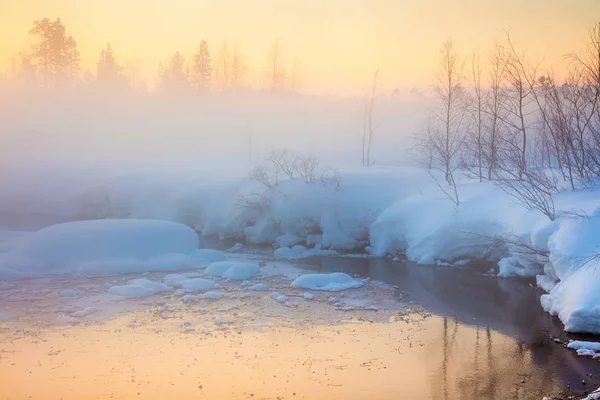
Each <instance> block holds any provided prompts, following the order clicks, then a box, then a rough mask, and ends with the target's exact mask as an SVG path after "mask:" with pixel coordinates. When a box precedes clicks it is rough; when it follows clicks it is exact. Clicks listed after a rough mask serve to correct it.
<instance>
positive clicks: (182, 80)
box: [158, 52, 190, 92]
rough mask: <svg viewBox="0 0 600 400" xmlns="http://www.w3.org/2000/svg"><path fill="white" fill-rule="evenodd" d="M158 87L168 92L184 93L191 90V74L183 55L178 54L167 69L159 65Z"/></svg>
mask: <svg viewBox="0 0 600 400" xmlns="http://www.w3.org/2000/svg"><path fill="white" fill-rule="evenodd" d="M158 86H159V88H160V89H161V90H164V91H168V92H182V91H185V90H187V89H188V88H189V86H190V78H189V73H188V70H187V68H186V67H185V59H184V58H183V56H182V55H181V53H179V52H176V53H175V55H173V57H172V58H171V61H170V62H169V64H168V65H167V66H166V67H164V66H163V65H162V64H161V65H159V72H158Z"/></svg>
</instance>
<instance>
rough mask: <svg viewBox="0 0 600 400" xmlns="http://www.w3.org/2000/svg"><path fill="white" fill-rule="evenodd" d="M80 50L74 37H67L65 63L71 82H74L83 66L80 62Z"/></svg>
mask: <svg viewBox="0 0 600 400" xmlns="http://www.w3.org/2000/svg"><path fill="white" fill-rule="evenodd" d="M80 61H81V59H80V58H79V50H77V42H76V41H75V39H73V36H70V35H69V37H67V40H66V48H65V62H66V67H67V73H68V76H69V80H70V81H71V82H73V81H74V80H75V78H76V77H77V74H78V73H79V71H80V69H81V66H80V64H79V62H80Z"/></svg>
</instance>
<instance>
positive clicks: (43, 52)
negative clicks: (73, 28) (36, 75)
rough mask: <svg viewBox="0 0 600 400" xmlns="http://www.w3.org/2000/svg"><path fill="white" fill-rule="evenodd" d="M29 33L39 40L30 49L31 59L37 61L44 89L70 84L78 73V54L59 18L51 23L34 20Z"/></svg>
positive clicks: (44, 20) (75, 44)
mask: <svg viewBox="0 0 600 400" xmlns="http://www.w3.org/2000/svg"><path fill="white" fill-rule="evenodd" d="M29 33H30V34H31V35H34V36H37V37H38V39H39V42H38V43H36V44H34V45H33V47H32V52H31V58H32V59H33V60H36V61H37V64H38V66H39V68H40V72H41V73H42V75H43V82H44V87H51V86H55V87H56V86H60V85H62V84H64V83H66V82H72V80H73V79H74V78H75V76H76V74H77V72H78V71H79V52H78V50H77V42H76V41H75V40H74V39H73V37H72V36H67V34H66V28H65V26H64V25H63V23H62V21H61V20H60V18H57V19H56V20H55V21H53V22H51V21H50V20H49V19H48V18H44V19H42V20H36V21H34V22H33V28H31V29H30V31H29Z"/></svg>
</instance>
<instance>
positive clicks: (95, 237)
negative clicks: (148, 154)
mask: <svg viewBox="0 0 600 400" xmlns="http://www.w3.org/2000/svg"><path fill="white" fill-rule="evenodd" d="M208 164H210V163H208ZM208 164H207V165H208ZM23 168H24V167H23ZM32 168H33V167H32ZM36 168H39V167H36ZM90 168H91V167H90ZM39 169H40V170H39V171H36V170H35V169H33V172H32V171H28V172H27V173H26V172H24V171H25V170H24V171H21V172H20V175H19V176H20V178H21V180H20V181H19V182H20V183H19V185H25V186H27V187H31V188H33V187H35V188H36V190H33V189H32V190H30V191H23V190H21V191H19V190H18V189H19V187H18V186H19V185H15V184H14V183H10V182H5V183H6V187H7V188H10V189H11V190H10V191H9V192H4V193H3V194H2V196H0V213H3V214H4V215H7V216H9V215H11V212H16V211H19V214H18V215H38V216H43V217H44V218H41V217H40V220H43V221H69V220H75V219H82V218H81V216H82V215H89V213H90V212H92V211H94V210H95V207H97V206H99V205H98V204H96V203H95V202H92V204H90V203H89V202H88V200H89V198H90V196H91V198H92V199H96V200H97V199H105V198H108V199H109V200H108V201H109V205H110V207H109V208H108V209H109V210H110V213H108V214H107V215H106V216H107V217H109V218H120V219H119V220H115V219H104V220H94V221H81V222H70V223H66V224H59V225H54V226H49V227H47V228H43V229H40V230H39V231H37V232H32V233H27V232H23V231H21V232H16V231H14V230H13V229H29V228H27V227H25V226H23V227H16V228H13V227H10V231H8V230H2V231H0V279H2V280H5V281H9V280H11V281H12V280H15V279H21V278H26V277H31V276H37V275H43V274H52V273H79V274H108V273H111V274H112V273H126V272H145V271H177V270H184V269H188V268H199V267H205V266H207V269H206V271H205V276H217V277H225V278H228V279H241V280H244V279H248V278H244V277H242V276H247V277H251V276H254V275H255V274H257V272H256V269H255V268H253V267H251V268H250V269H244V268H241V269H233V270H232V271H231V272H230V273H228V274H227V275H226V276H224V275H225V270H223V271H221V270H219V271H217V269H218V268H224V267H223V266H218V265H213V264H215V263H219V262H227V261H226V260H227V255H226V254H224V253H222V252H218V251H214V250H198V239H197V234H196V231H198V232H199V233H200V234H201V235H203V236H218V237H219V238H221V239H227V240H231V239H232V240H235V241H239V242H240V243H238V244H236V245H235V246H233V247H232V248H231V249H230V250H229V251H228V253H230V254H229V255H230V256H232V257H235V255H233V254H231V253H235V252H239V251H241V250H242V249H243V248H244V245H242V244H241V243H242V242H248V243H258V244H270V245H273V247H277V246H278V248H277V250H275V252H274V255H275V257H276V258H279V259H300V258H307V257H313V256H324V255H335V254H338V255H339V253H338V252H339V251H347V250H351V251H357V250H359V249H360V250H362V249H368V250H369V252H370V253H372V255H373V256H377V257H379V256H392V257H397V256H398V255H400V254H401V255H402V257H404V256H405V257H406V258H407V259H408V260H410V261H415V262H418V263H422V264H439V265H449V266H450V265H451V266H456V267H460V266H461V265H463V264H464V263H468V262H469V261H472V260H497V261H499V266H498V267H499V274H500V275H501V276H527V277H534V276H535V277H536V281H537V283H538V286H540V287H541V288H543V289H544V290H545V291H547V292H549V293H548V294H547V295H544V298H543V299H542V303H543V305H544V308H545V309H546V310H547V311H548V312H550V313H552V314H555V315H558V316H559V317H560V319H561V320H562V321H563V323H565V326H566V328H567V330H569V331H573V332H575V331H582V332H596V333H600V327H599V324H597V323H594V322H593V320H594V319H595V320H598V318H597V317H598V315H599V311H598V307H600V297H598V296H597V295H596V293H600V290H598V287H600V280H599V277H598V274H596V273H594V268H593V265H591V266H590V264H586V262H585V261H586V260H588V259H589V258H590V257H591V256H592V255H593V254H595V253H597V252H598V251H599V249H600V223H599V221H600V207H599V203H598V198H599V194H600V189H599V188H598V185H597V183H598V182H596V186H594V187H592V188H588V189H578V190H575V191H565V192H561V193H560V194H558V195H556V196H555V198H554V203H555V206H556V209H557V218H556V220H555V221H550V220H549V219H548V218H547V217H546V216H544V215H542V214H541V213H540V212H539V211H535V210H526V209H524V208H523V207H522V206H520V205H518V204H517V203H516V201H515V200H514V199H513V198H512V197H510V196H509V195H507V194H506V193H504V192H503V191H502V190H500V189H499V188H497V187H496V186H494V183H493V182H478V181H476V180H473V179H469V177H466V176H460V177H459V178H460V181H461V183H460V185H459V188H458V190H459V193H460V199H461V201H460V204H459V205H458V206H455V205H454V204H453V203H452V202H450V201H449V200H448V199H446V198H445V197H444V196H443V194H441V193H440V191H439V190H438V189H437V188H436V186H435V185H434V184H433V183H432V181H431V179H430V178H429V177H428V176H427V174H426V173H424V172H423V171H421V170H419V169H416V168H410V167H377V166H375V167H373V168H368V169H364V168H363V169H357V168H353V167H346V168H343V169H341V182H342V183H341V186H340V188H339V190H336V189H335V188H333V187H330V186H327V185H322V184H320V183H315V184H306V183H304V182H303V181H302V180H301V179H294V180H290V179H282V180H281V181H280V183H279V185H277V187H276V188H267V187H265V186H264V185H261V184H260V183H258V182H256V181H253V180H252V179H250V178H248V176H247V170H245V169H242V168H240V170H239V171H236V172H231V173H227V175H226V174H225V173H221V172H220V171H217V170H218V169H217V168H215V167H214V165H212V164H210V165H209V168H208V169H207V170H202V169H201V168H200V167H197V166H195V165H191V166H188V165H186V166H185V167H181V166H179V167H174V166H173V165H170V166H169V167H168V168H162V169H160V168H158V167H138V168H137V169H136V168H128V169H123V170H119V169H118V168H115V169H112V170H107V169H98V170H93V169H88V170H85V169H82V170H80V171H77V174H74V173H69V171H68V170H67V169H64V168H63V169H60V168H58V167H57V168H55V169H54V170H53V171H54V173H53V174H52V176H50V175H49V174H48V172H47V171H46V170H45V169H43V168H39ZM58 172H60V173H58ZM46 181H47V182H46ZM46 183H47V184H46ZM50 183H51V185H50ZM44 184H46V185H45V186H44ZM42 187H43V188H42ZM12 191H14V194H11V193H12ZM7 193H8V194H7ZM34 194H35V195H34ZM86 199H87V200H86ZM244 199H245V202H244V201H242V200H244ZM19 204H22V206H19ZM244 204H250V206H245V205H244ZM82 205H85V206H86V207H84V208H83V209H84V211H85V212H84V211H81V210H82V208H81V207H82ZM90 208H91V209H90ZM101 208H102V207H101ZM92 209H93V210H92ZM77 210H80V211H77ZM571 210H575V211H577V212H581V213H582V214H584V213H586V214H587V215H589V216H590V218H573V217H569V216H568V215H567V214H565V213H564V212H563V211H571ZM96 211H97V210H96ZM81 213H83V214H81ZM15 215H17V214H15ZM25 222H26V221H23V224H24V225H25ZM40 225H42V226H43V225H44V223H42V222H40ZM46 225H47V224H46ZM190 226H191V227H193V229H192V228H189V227H190ZM0 228H2V227H1V226H0ZM3 232H4V233H3ZM15 232H16V233H15ZM505 236H508V237H510V238H511V239H514V240H516V241H523V242H524V243H526V244H528V245H531V246H533V247H535V248H538V249H540V250H541V252H547V253H548V254H549V259H545V258H544V257H541V256H539V255H525V254H523V252H522V249H519V248H517V247H516V246H514V245H510V244H506V245H500V246H495V245H494V240H493V238H495V237H505ZM233 243H234V242H233ZM520 250H521V251H520ZM368 256H369V257H370V256H371V255H368ZM252 271H254V272H252ZM261 273H262V274H263V275H266V274H271V273H272V272H271V271H270V270H268V269H265V268H264V267H262V268H261ZM290 277H291V276H290ZM570 281H572V282H573V283H569V282H570ZM580 283H582V285H580ZM590 319H592V322H590Z"/></svg>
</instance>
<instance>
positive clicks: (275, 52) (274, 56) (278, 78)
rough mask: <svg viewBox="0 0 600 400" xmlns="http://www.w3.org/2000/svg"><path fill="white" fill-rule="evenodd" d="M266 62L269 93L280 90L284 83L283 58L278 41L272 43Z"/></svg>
mask: <svg viewBox="0 0 600 400" xmlns="http://www.w3.org/2000/svg"><path fill="white" fill-rule="evenodd" d="M268 60H269V84H270V86H271V91H277V90H282V89H283V85H284V83H285V68H284V67H283V56H282V50H281V45H280V44H279V40H275V41H274V42H273V46H272V47H271V49H270V50H269V53H268Z"/></svg>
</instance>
